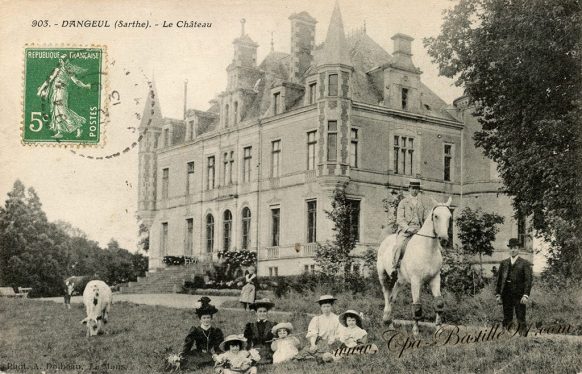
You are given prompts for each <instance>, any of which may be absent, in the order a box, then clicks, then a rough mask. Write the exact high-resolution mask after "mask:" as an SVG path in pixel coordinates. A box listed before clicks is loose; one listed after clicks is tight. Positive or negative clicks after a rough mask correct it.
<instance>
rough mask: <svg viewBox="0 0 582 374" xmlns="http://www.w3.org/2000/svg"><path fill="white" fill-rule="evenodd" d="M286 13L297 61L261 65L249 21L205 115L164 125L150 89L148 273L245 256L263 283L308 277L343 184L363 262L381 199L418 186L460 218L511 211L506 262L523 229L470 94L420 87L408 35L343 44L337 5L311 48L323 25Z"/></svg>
mask: <svg viewBox="0 0 582 374" xmlns="http://www.w3.org/2000/svg"><path fill="white" fill-rule="evenodd" d="M289 19H290V21H291V30H292V34H291V39H292V42H291V51H290V53H289V54H287V53H282V52H275V51H271V53H270V54H269V55H267V56H266V57H265V59H264V60H263V61H262V62H261V63H260V64H259V65H257V63H256V51H257V47H258V45H257V44H256V43H254V42H253V41H252V39H251V38H250V36H248V35H246V34H245V33H244V23H243V25H242V26H243V27H242V32H241V36H240V37H239V38H237V39H236V40H235V41H234V42H233V45H234V54H233V55H234V57H233V61H232V63H231V64H230V65H229V66H228V67H227V73H228V83H227V87H226V90H225V91H223V92H221V93H219V94H218V95H217V97H216V98H214V99H213V100H212V101H211V107H210V108H209V109H208V110H206V111H201V110H194V109H190V110H187V111H186V113H185V119H183V120H175V119H169V118H163V117H162V116H161V114H160V113H161V112H160V110H151V108H156V109H159V106H158V105H157V104H158V102H157V97H156V93H155V87H154V89H153V90H152V92H151V93H150V96H149V97H148V102H147V103H146V108H145V110H144V116H143V119H142V125H141V127H140V131H141V132H142V134H143V135H144V140H143V141H142V142H141V143H140V153H139V182H140V183H139V212H138V214H139V216H140V217H141V218H142V220H143V221H144V223H145V224H146V225H147V226H148V227H149V229H150V270H155V269H158V268H161V267H163V264H162V259H163V256H165V255H174V256H180V255H186V256H195V257H198V258H199V259H201V260H204V261H213V260H216V253H217V251H219V250H223V249H228V250H237V249H242V248H247V249H250V250H254V251H258V258H259V269H258V272H259V274H261V275H275V274H278V275H288V274H297V273H300V272H302V271H305V270H311V269H312V268H313V264H314V261H313V254H314V251H315V246H316V242H322V241H325V240H327V239H331V238H332V236H333V231H332V223H331V221H329V220H328V219H327V218H326V216H325V213H324V211H325V210H328V209H330V203H331V195H332V192H333V189H334V187H335V186H336V184H337V183H341V182H344V181H349V182H350V183H349V185H348V191H347V192H348V195H349V196H350V198H351V199H352V200H353V201H354V204H355V205H356V206H359V214H358V215H357V217H354V221H355V223H354V224H355V225H357V226H358V230H359V237H358V247H357V249H356V251H355V254H356V255H358V254H361V253H362V252H363V251H364V250H365V249H366V248H367V247H376V246H377V245H378V241H379V240H380V233H381V231H382V226H383V225H385V224H386V222H387V215H386V213H385V212H384V208H383V203H382V200H383V199H385V198H387V197H388V198H389V197H390V196H391V195H390V192H391V191H397V190H402V189H404V187H405V186H406V185H407V183H408V180H409V179H410V178H419V179H421V180H422V184H423V190H424V192H423V193H425V194H427V195H430V196H432V197H434V198H435V199H437V200H439V201H446V199H447V198H448V196H452V197H453V207H454V208H455V211H454V213H455V214H457V213H458V212H459V211H460V210H461V208H463V207H465V206H470V207H483V208H484V209H485V210H487V211H494V212H497V213H499V214H502V215H504V216H505V217H506V224H505V225H504V226H503V227H502V230H501V232H500V233H499V235H498V240H497V242H496V243H495V247H496V248H498V249H499V254H497V255H496V256H494V258H493V259H492V260H495V261H498V257H499V256H503V255H504V253H505V243H506V242H507V240H508V239H509V238H511V237H517V234H518V225H517V223H516V222H515V220H514V219H513V218H512V216H513V211H512V209H511V204H510V201H509V199H508V198H507V197H506V196H503V195H502V194H500V193H499V192H498V191H499V188H500V182H499V180H498V178H497V175H496V173H495V165H492V162H491V161H489V160H488V159H486V158H484V157H483V155H482V153H481V152H480V151H479V150H477V149H475V147H474V145H473V141H472V134H473V133H474V132H475V131H476V129H477V128H478V123H477V121H476V119H475V118H474V117H473V116H472V115H471V110H470V108H469V107H467V105H466V103H465V101H466V100H463V99H462V98H461V99H458V100H457V101H456V102H455V104H454V105H452V106H451V105H447V104H446V103H445V102H444V101H443V100H441V99H440V98H439V97H438V96H437V95H436V94H434V93H433V92H432V91H431V90H430V89H429V88H428V87H426V86H425V85H424V84H423V83H422V81H421V75H422V72H421V71H420V70H419V69H418V68H416V67H415V66H414V64H413V61H412V58H411V56H412V55H411V53H410V51H411V43H412V38H411V37H409V36H406V35H403V34H396V35H395V36H394V37H393V40H394V51H393V55H390V54H389V53H388V52H386V51H385V50H384V49H383V48H382V47H380V46H379V45H378V44H376V43H375V42H374V41H373V40H372V39H371V38H370V37H369V36H368V35H367V34H366V33H365V31H361V32H359V33H355V34H353V35H351V36H350V37H349V38H346V36H345V33H344V29H343V23H342V19H341V14H340V11H339V8H338V7H337V5H336V8H335V9H334V11H333V14H332V17H331V21H330V24H329V28H328V32H327V37H326V40H325V42H324V43H322V44H321V45H314V34H315V25H316V23H317V21H316V20H315V19H313V18H312V17H311V16H310V15H309V14H308V13H307V12H301V13H299V14H293V15H292V16H291V17H289ZM445 168H446V169H447V171H445ZM520 229H521V230H522V231H523V227H520ZM524 246H525V247H527V248H531V242H530V241H529V240H525V242H524Z"/></svg>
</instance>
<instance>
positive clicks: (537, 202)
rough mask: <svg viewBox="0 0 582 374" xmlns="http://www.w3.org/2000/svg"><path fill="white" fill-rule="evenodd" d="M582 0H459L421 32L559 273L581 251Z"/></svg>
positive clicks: (576, 264)
mask: <svg viewBox="0 0 582 374" xmlns="http://www.w3.org/2000/svg"><path fill="white" fill-rule="evenodd" d="M581 8H582V2H580V0H460V1H459V2H458V4H457V5H456V6H455V7H454V8H452V9H451V10H448V11H446V12H445V17H444V23H443V26H442V29H441V33H440V35H439V36H437V37H436V38H428V39H425V41H424V42H425V46H427V47H428V52H429V54H430V55H431V57H432V58H433V61H435V62H436V63H437V64H438V65H439V70H440V74H441V75H444V76H447V77H450V78H456V82H455V83H456V85H457V86H462V87H464V89H465V94H466V95H468V97H469V98H470V100H471V101H472V102H473V104H474V107H475V109H474V111H475V115H476V116H478V118H479V122H480V124H481V125H482V128H481V131H478V132H477V133H476V134H475V136H474V140H475V144H476V146H478V147H481V148H482V149H483V151H484V153H485V155H486V156H487V157H489V158H491V159H492V160H493V161H495V162H497V164H498V171H499V174H500V176H501V178H502V180H503V183H504V186H505V187H504V191H503V192H505V193H507V194H508V195H509V196H512V197H513V198H514V199H513V204H514V208H515V210H516V211H517V212H520V214H524V215H527V216H531V217H532V223H533V228H534V229H535V230H536V231H537V232H538V234H540V235H541V236H543V238H544V239H545V240H547V241H549V242H550V243H551V246H552V250H551V258H550V261H549V264H550V265H551V268H552V269H553V271H555V272H559V273H562V274H564V275H565V276H566V277H568V276H576V275H577V274H579V273H580V272H579V271H577V269H579V268H580V264H581V260H582V240H581V239H580V236H579V232H580V231H581V230H582V214H581V213H582V194H580V191H581V190H582V178H581V176H580V173H579V171H578V170H580V168H579V167H577V166H578V165H580V164H581V161H582V160H581V159H580V157H581V155H580V123H581V122H582V90H581V87H582V86H581V83H582V73H581V72H582V59H581V56H582V54H581V52H582V47H581V46H582V43H580V40H581V39H582V9H581Z"/></svg>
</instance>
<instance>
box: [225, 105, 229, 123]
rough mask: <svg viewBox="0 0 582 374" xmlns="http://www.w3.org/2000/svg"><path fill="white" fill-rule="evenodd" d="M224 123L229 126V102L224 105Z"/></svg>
mask: <svg viewBox="0 0 582 374" xmlns="http://www.w3.org/2000/svg"><path fill="white" fill-rule="evenodd" d="M224 125H225V126H228V104H226V106H225V107H224Z"/></svg>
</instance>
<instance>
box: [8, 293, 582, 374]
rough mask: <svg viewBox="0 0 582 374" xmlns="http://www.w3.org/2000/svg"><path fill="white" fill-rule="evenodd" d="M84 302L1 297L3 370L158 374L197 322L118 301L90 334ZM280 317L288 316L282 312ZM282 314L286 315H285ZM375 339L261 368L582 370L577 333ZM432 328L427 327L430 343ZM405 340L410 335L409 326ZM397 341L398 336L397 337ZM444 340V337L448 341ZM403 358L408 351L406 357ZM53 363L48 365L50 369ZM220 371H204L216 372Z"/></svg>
mask: <svg viewBox="0 0 582 374" xmlns="http://www.w3.org/2000/svg"><path fill="white" fill-rule="evenodd" d="M84 316H85V315H84V310H83V307H82V306H81V305H73V308H72V309H71V310H66V309H65V308H64V307H63V305H62V304H58V303H53V302H48V301H37V300H15V299H5V298H2V299H0V327H1V331H2V334H1V336H0V370H1V371H7V372H19V373H29V372H30V373H33V372H34V373H39V372H41V371H42V370H44V371H46V372H47V373H53V372H56V371H57V370H56V369H57V368H60V369H64V370H59V372H71V373H72V372H74V373H77V372H79V373H157V372H164V358H165V357H166V356H167V355H168V354H169V353H174V352H179V351H180V349H181V346H182V342H183V339H184V337H185V335H186V333H187V331H188V329H189V327H190V326H191V325H192V324H194V323H197V318H196V317H195V316H194V314H193V311H190V310H181V309H173V308H167V307H156V306H145V305H135V304H130V303H126V302H118V303H115V304H114V305H113V308H112V311H111V314H110V323H109V324H108V325H107V326H106V331H107V334H106V335H103V336H98V337H92V338H86V337H85V329H84V326H83V325H81V324H80V323H79V321H80V320H81V319H82V318H84ZM279 317H280V316H279ZM250 318H252V315H251V314H249V313H248V312H244V311H242V310H241V311H227V310H223V311H220V312H219V313H218V314H217V315H216V316H215V325H216V326H219V327H220V328H222V330H223V331H224V332H225V334H232V333H240V332H241V330H242V327H243V326H244V323H245V322H247V321H248V320H249V319H250ZM308 318H309V317H308V316H305V315H303V314H297V313H296V314H294V315H292V316H290V317H289V320H291V321H293V323H294V325H295V327H296V329H297V331H300V332H303V331H305V329H306V326H307V322H308ZM277 319H280V318H277ZM367 330H368V332H369V334H370V339H371V341H373V342H375V343H376V344H377V345H378V347H379V348H380V352H379V354H377V355H374V356H361V357H350V358H346V359H344V360H342V361H340V362H337V363H333V364H326V365H323V366H320V365H318V364H317V363H315V362H302V363H289V364H285V365H281V366H277V367H274V366H268V367H263V368H260V371H259V372H261V373H318V374H332V373H333V374H338V373H374V374H377V373H383V372H390V373H457V372H458V373H489V372H491V373H492V372H494V371H497V372H499V371H500V370H502V372H503V373H524V372H526V373H530V372H531V373H538V372H543V373H577V372H580V371H581V370H582V354H581V353H582V340H581V339H580V338H577V337H559V338H550V337H547V336H533V335H532V336H530V337H527V338H519V337H512V338H509V337H503V338H501V339H499V340H494V341H489V342H478V343H471V344H460V343H459V344H455V345H453V344H452V342H453V341H450V342H449V344H442V345H441V344H439V345H438V346H430V347H423V348H418V349H408V350H406V351H404V352H403V353H402V354H401V355H400V352H399V351H400V348H399V347H396V345H394V344H393V346H392V347H391V349H389V347H388V344H387V343H386V342H385V341H383V340H382V333H383V332H384V331H385V328H384V327H383V326H381V325H380V324H379V321H377V320H374V319H372V320H369V321H368V325H367ZM432 332H433V331H432V330H427V331H422V339H423V340H425V341H430V339H431V335H432ZM402 334H403V335H401V336H400V337H401V338H402V340H398V341H399V342H400V343H402V341H403V340H404V339H405V335H404V334H405V330H402ZM396 341H397V339H395V340H394V341H393V342H396ZM441 342H443V340H442V339H441ZM399 356H400V357H399ZM47 368H48V370H47ZM212 372H213V370H212V369H208V370H205V371H203V373H206V374H210V373H212Z"/></svg>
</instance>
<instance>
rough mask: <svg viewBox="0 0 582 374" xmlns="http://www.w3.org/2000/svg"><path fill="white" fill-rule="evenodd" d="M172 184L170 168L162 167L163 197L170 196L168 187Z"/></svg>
mask: <svg viewBox="0 0 582 374" xmlns="http://www.w3.org/2000/svg"><path fill="white" fill-rule="evenodd" d="M169 184H170V169H168V168H165V169H162V199H167V198H168V188H169Z"/></svg>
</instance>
